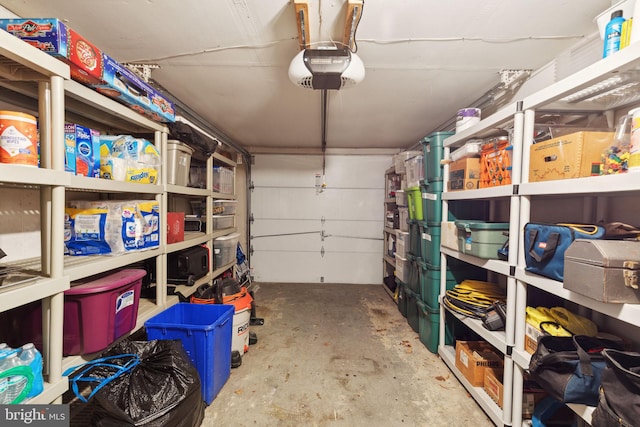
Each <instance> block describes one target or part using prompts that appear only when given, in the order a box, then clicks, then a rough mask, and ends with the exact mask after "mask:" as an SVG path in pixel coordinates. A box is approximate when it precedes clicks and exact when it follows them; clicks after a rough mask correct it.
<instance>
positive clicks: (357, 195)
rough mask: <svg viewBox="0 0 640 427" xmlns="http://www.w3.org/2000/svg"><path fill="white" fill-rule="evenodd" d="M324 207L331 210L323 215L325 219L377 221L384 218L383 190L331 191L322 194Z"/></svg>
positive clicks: (330, 189) (331, 189)
mask: <svg viewBox="0 0 640 427" xmlns="http://www.w3.org/2000/svg"><path fill="white" fill-rule="evenodd" d="M322 198H323V199H324V200H323V202H324V203H325V204H326V205H325V206H330V207H331V209H330V210H329V209H327V208H325V211H327V210H328V211H329V212H328V213H326V214H325V217H326V218H327V219H342V220H356V219H357V220H374V221H375V220H379V219H380V218H383V217H384V206H383V204H382V200H384V190H382V189H333V188H328V189H327V190H326V191H325V192H324V193H323V194H322Z"/></svg>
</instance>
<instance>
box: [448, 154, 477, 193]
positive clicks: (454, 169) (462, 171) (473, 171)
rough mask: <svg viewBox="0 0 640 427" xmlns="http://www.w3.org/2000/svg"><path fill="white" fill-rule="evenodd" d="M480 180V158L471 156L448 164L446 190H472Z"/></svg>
mask: <svg viewBox="0 0 640 427" xmlns="http://www.w3.org/2000/svg"><path fill="white" fill-rule="evenodd" d="M479 182H480V159H479V158H477V157H471V158H466V159H460V160H457V161H455V162H453V163H450V164H449V181H448V182H447V190H448V191H461V190H474V189H476V188H478V183H479Z"/></svg>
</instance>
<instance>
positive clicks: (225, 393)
mask: <svg viewBox="0 0 640 427" xmlns="http://www.w3.org/2000/svg"><path fill="white" fill-rule="evenodd" d="M255 296H256V305H257V312H256V315H257V317H262V318H264V320H265V324H264V325H263V326H252V327H251V330H252V331H254V332H256V334H257V336H258V343H257V344H255V345H253V346H251V347H250V350H249V352H248V353H246V354H245V355H244V357H243V362H242V366H240V367H238V368H235V369H232V370H231V376H230V378H229V380H228V381H227V383H226V384H225V385H224V387H223V388H222V390H221V391H220V393H219V394H218V396H217V397H216V399H215V400H214V401H213V402H212V403H211V405H210V406H209V407H208V408H207V410H206V414H205V420H204V422H203V424H202V425H203V426H214V425H215V426H220V425H224V426H261V427H262V426H278V427H283V426H296V427H298V426H349V427H355V426H368V427H377V426H385V427H386V426H401V425H406V426H429V427H437V426H471V425H473V426H474V427H484V426H493V424H492V423H491V421H490V420H489V419H488V418H487V416H486V415H485V414H484V412H483V411H482V410H481V409H480V407H479V406H478V405H477V404H476V403H475V401H474V400H473V399H472V398H471V397H470V396H469V395H468V394H467V392H466V391H465V389H464V388H463V387H462V386H461V385H460V383H459V382H458V381H457V379H456V378H455V376H453V374H452V373H451V372H450V371H449V369H448V368H447V367H446V366H445V365H444V363H443V362H442V361H441V360H440V359H439V357H438V356H437V355H434V354H432V353H430V352H429V351H428V350H427V349H426V348H425V347H424V346H423V344H422V343H421V342H420V340H419V337H418V334H416V333H415V332H413V330H412V329H411V327H410V326H409V325H408V324H407V322H406V319H405V318H404V317H402V315H401V314H400V312H399V311H398V309H397V306H396V305H395V304H394V303H393V301H392V300H391V298H389V296H388V295H387V294H386V293H385V291H384V290H383V289H382V286H375V285H331V284H316V285H310V284H274V283H268V284H260V285H259V289H258V290H257V291H256V292H255Z"/></svg>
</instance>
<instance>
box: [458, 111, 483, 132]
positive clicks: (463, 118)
mask: <svg viewBox="0 0 640 427" xmlns="http://www.w3.org/2000/svg"><path fill="white" fill-rule="evenodd" d="M476 123H480V109H479V108H463V109H462V110H458V114H457V115H456V133H458V132H462V131H463V130H466V129H469V128H470V127H471V126H473V125H475V124H476Z"/></svg>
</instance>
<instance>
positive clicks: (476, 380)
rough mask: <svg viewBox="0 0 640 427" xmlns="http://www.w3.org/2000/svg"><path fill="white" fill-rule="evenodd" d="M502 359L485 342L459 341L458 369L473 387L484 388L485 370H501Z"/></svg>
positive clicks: (457, 343) (457, 353)
mask: <svg viewBox="0 0 640 427" xmlns="http://www.w3.org/2000/svg"><path fill="white" fill-rule="evenodd" d="M501 367H502V357H500V356H499V355H498V354H497V353H496V351H495V350H494V349H493V347H492V346H491V344H489V343H487V342H485V341H457V342H456V368H458V370H460V372H462V375H464V377H465V378H466V379H467V380H469V382H470V383H471V385H472V386H474V387H482V386H484V370H485V369H486V368H501Z"/></svg>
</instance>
